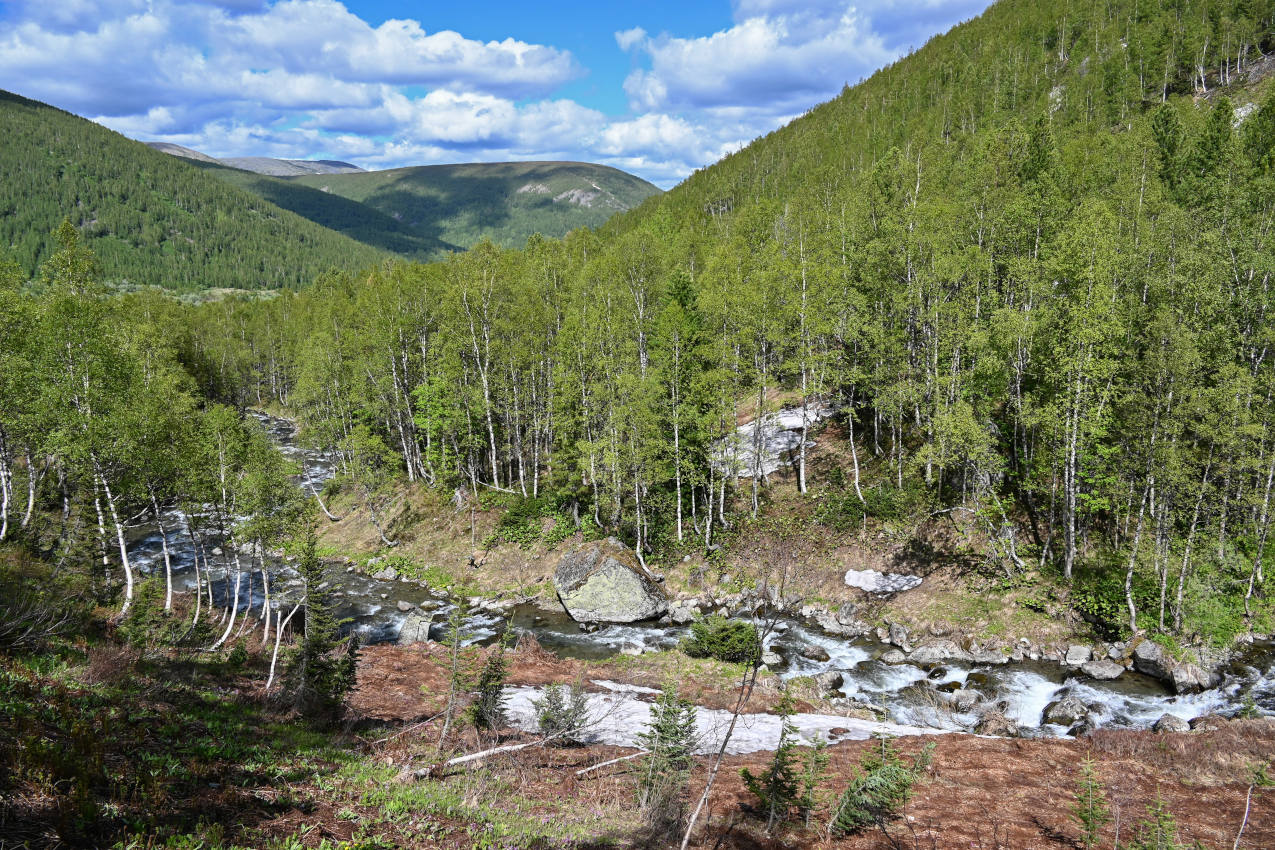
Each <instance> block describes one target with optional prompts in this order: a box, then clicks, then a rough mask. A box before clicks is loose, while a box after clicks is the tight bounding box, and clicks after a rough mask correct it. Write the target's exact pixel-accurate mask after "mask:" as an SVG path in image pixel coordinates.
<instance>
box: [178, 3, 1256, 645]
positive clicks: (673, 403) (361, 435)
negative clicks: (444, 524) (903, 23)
mask: <svg viewBox="0 0 1275 850" xmlns="http://www.w3.org/2000/svg"><path fill="white" fill-rule="evenodd" d="M1271 10H1272V5H1271V4H1270V3H1269V2H1262V3H1251V2H1241V3H1234V2H1230V0H1227V2H1212V0H1210V2H1186V1H1185V0H1183V2H1161V3H1147V2H1140V3H1134V2H1114V3H1110V4H1105V5H1102V6H1092V5H1089V4H1066V3H1050V4H1039V3H1035V2H1027V0H1002V2H1000V3H997V4H996V5H995V6H993V7H992V8H990V9H989V10H988V11H987V12H986V13H985V14H984V15H982V16H981V17H980V18H978V19H976V20H974V21H971V22H969V23H967V24H965V25H962V26H960V27H958V28H956V29H955V30H954V31H953V32H951V33H949V34H947V35H944V36H942V37H939V38H936V39H934V40H933V41H932V42H931V43H929V44H928V45H926V46H925V48H923V49H922V50H920V51H918V52H917V53H916V54H914V55H912V56H909V57H907V58H905V59H903V60H901V61H899V62H897V63H896V64H895V65H893V66H891V67H889V68H887V69H885V70H883V71H881V72H880V73H878V74H876V75H875V76H874V77H872V78H871V79H870V80H868V81H866V82H864V83H862V84H860V85H859V86H856V87H854V88H850V89H848V90H846V91H845V92H843V94H842V95H841V96H840V97H838V98H837V99H835V100H834V101H832V102H830V103H827V104H824V105H822V106H819V107H817V108H816V109H814V110H812V111H811V112H810V113H809V114H808V115H806V116H804V117H803V118H801V119H799V120H797V121H795V122H793V123H792V124H791V125H790V126H788V127H785V128H783V129H781V130H779V131H777V132H775V133H773V134H771V135H769V136H767V137H766V138H764V139H761V140H758V141H757V142H756V143H754V144H753V145H751V146H749V147H748V148H746V149H744V150H743V151H741V152H740V153H738V154H735V155H733V156H731V157H728V158H727V159H726V160H724V161H723V162H721V163H718V164H716V165H714V166H712V167H710V168H707V169H705V170H703V171H701V172H698V173H696V174H695V175H694V176H692V177H691V178H690V179H688V180H687V181H686V182H685V183H684V184H682V185H681V186H679V187H677V188H676V189H675V190H673V191H671V192H669V193H667V194H666V195H663V196H660V197H659V198H655V199H651V200H648V201H647V202H646V203H645V204H644V205H642V206H641V207H640V208H639V209H638V210H636V211H634V212H632V213H629V214H627V215H625V216H622V217H619V218H618V219H617V220H615V221H613V222H612V223H610V224H608V225H607V226H606V227H605V228H603V230H602V232H601V234H600V235H595V234H588V233H581V234H577V235H575V236H573V237H570V238H568V239H567V240H566V241H565V242H562V243H557V242H539V243H536V244H534V245H532V246H531V247H529V249H528V250H526V251H523V252H516V253H514V252H504V251H501V250H498V249H496V248H494V247H490V246H489V247H486V248H482V249H480V250H475V251H471V252H469V253H468V254H466V255H463V256H458V257H455V258H453V259H452V260H451V261H450V262H448V263H445V264H441V265H434V266H424V267H415V268H408V267H404V268H400V269H397V270H393V271H391V272H387V273H385V274H382V275H380V276H378V277H377V278H376V279H374V280H371V281H365V282H363V284H362V285H361V286H359V287H358V288H355V287H353V286H352V285H351V283H349V282H336V281H332V282H330V283H329V284H328V285H325V286H323V287H320V288H318V289H316V290H313V291H312V292H310V293H308V294H307V295H305V296H304V297H301V298H298V299H295V300H288V301H280V302H276V303H272V304H269V305H262V306H259V307H251V308H240V307H238V306H236V305H222V306H217V307H213V308H210V310H209V311H208V312H207V314H206V315H204V316H203V317H202V321H205V322H207V323H208V326H209V327H210V328H211V329H212V330H211V331H210V332H209V333H206V334H204V338H205V339H208V340H210V341H211V343H210V344H212V345H214V346H216V345H221V344H227V343H230V342H231V340H229V339H227V338H226V337H225V336H224V335H223V334H221V333H220V331H218V330H217V329H218V328H220V327H223V326H224V325H225V324H226V323H227V322H233V323H235V324H236V325H238V324H241V323H243V322H245V321H250V322H256V323H258V324H259V325H260V326H261V327H263V328H272V329H273V328H278V327H284V326H296V327H297V328H298V330H297V331H295V332H293V333H292V334H291V335H290V336H289V337H288V338H289V339H294V340H297V341H298V344H296V345H292V346H290V345H289V344H288V343H287V342H286V341H285V340H284V338H283V337H281V336H279V335H278V334H275V333H273V332H272V335H271V336H270V337H258V338H256V339H255V340H253V341H252V342H251V343H250V344H249V345H248V346H247V347H241V348H240V349H239V350H238V351H237V352H236V353H234V354H233V355H226V354H219V355H218V356H217V357H215V358H212V359H213V360H220V361H222V362H227V363H229V362H236V363H239V364H241V365H240V366H239V367H238V368H240V369H241V370H242V371H241V374H247V375H253V376H255V377H253V378H252V379H251V380H250V382H249V384H248V386H247V387H245V388H244V389H245V390H246V391H247V392H249V393H251V394H252V395H254V396H255V395H256V394H258V393H267V392H268V393H271V394H273V395H274V396H275V397H276V398H277V399H278V400H279V401H281V402H283V403H285V404H287V405H290V406H292V407H293V408H294V409H296V410H298V411H300V412H301V414H302V415H303V417H304V418H305V420H306V422H307V423H308V424H309V425H310V426H311V428H312V433H313V434H314V435H316V437H317V438H318V439H320V440H321V441H326V442H327V443H329V444H330V445H334V446H336V445H347V446H350V447H351V448H350V449H349V450H350V451H351V452H355V451H356V449H355V448H353V447H354V446H355V445H357V446H359V447H362V448H360V449H358V451H362V450H364V449H366V446H368V445H383V446H384V447H388V448H387V449H386V450H387V451H392V452H393V453H396V454H397V455H398V456H399V460H398V462H399V463H400V464H401V465H402V468H403V469H404V470H405V471H406V473H407V474H408V475H409V476H411V477H421V478H424V479H425V480H426V481H428V482H431V483H438V484H446V485H448V486H452V485H454V484H456V483H458V482H465V483H467V484H468V485H469V486H470V487H473V488H475V489H477V488H480V487H482V486H490V487H497V488H502V489H508V488H511V487H512V488H513V489H514V490H515V491H517V492H519V493H521V492H526V493H527V494H529V495H546V494H548V495H549V496H550V497H551V501H555V500H556V501H557V502H562V503H564V504H568V505H570V506H571V511H572V512H573V514H574V512H577V511H578V512H579V514H580V515H582V516H586V517H590V518H591V520H592V521H593V522H595V523H596V524H598V525H600V526H602V527H603V528H605V529H607V530H609V531H612V532H615V533H619V534H621V535H623V536H625V537H626V538H627V539H629V540H630V541H633V542H634V543H636V544H637V545H638V546H639V547H642V548H644V549H649V551H650V552H652V553H658V552H660V551H665V547H669V546H672V547H675V548H676V547H677V546H679V545H687V544H688V543H689V541H690V540H691V539H692V538H694V539H698V540H700V542H701V543H702V542H707V541H709V540H711V539H712V536H713V534H714V533H715V532H714V531H713V529H714V528H715V527H717V526H719V525H720V527H721V528H722V529H723V530H725V529H726V528H728V527H733V524H734V523H735V522H736V521H737V520H736V519H735V518H737V517H738V516H739V515H740V514H741V513H742V514H744V515H756V514H757V513H758V511H759V510H761V509H763V508H764V504H765V502H766V500H767V489H768V487H767V478H768V476H765V475H764V474H763V472H762V470H761V469H760V467H759V466H753V468H751V469H749V468H744V469H738V468H737V469H735V470H732V471H730V473H729V474H724V471H725V468H724V467H723V466H722V464H721V462H720V455H719V454H718V452H719V450H718V449H717V448H716V447H717V446H718V445H720V444H719V442H718V441H720V440H721V439H722V438H723V437H724V436H725V435H727V434H729V433H731V432H732V431H733V430H734V428H735V427H736V424H737V423H738V422H739V421H741V420H746V419H747V418H748V417H750V416H753V415H755V414H756V412H757V411H758V410H762V411H765V410H768V409H770V410H773V409H774V407H775V405H776V403H777V400H782V399H789V400H797V399H801V398H806V399H813V398H820V399H825V400H828V401H831V402H834V403H835V404H837V405H839V406H840V408H841V410H842V411H843V414H842V415H843V418H844V427H845V428H846V430H847V431H848V433H849V434H850V435H852V437H853V439H854V440H855V441H856V442H857V443H858V446H857V447H856V451H854V452H849V453H848V454H849V457H847V459H846V463H847V465H846V466H845V468H843V469H841V470H839V471H835V474H833V473H828V474H827V476H826V477H823V478H822V479H816V478H815V477H814V476H813V475H812V474H811V473H809V472H808V470H806V469H805V458H804V454H801V453H799V456H797V457H794V458H792V464H793V468H794V469H795V475H796V477H797V480H798V482H799V486H800V489H801V490H802V491H803V492H809V493H810V494H811V495H812V496H818V497H819V498H820V499H821V500H822V501H820V502H819V503H818V504H819V507H818V515H819V516H820V517H821V520H820V521H821V522H824V523H831V524H832V525H834V526H836V525H838V524H840V523H845V524H847V525H849V526H851V527H857V524H858V522H859V520H858V519H856V517H862V516H863V515H864V514H865V513H866V514H872V513H876V514H878V515H898V514H899V512H903V513H904V514H907V513H909V512H913V513H917V514H919V513H920V512H924V513H925V514H927V515H930V514H933V515H941V513H943V512H948V511H958V512H960V515H961V516H966V517H971V518H972V519H971V520H970V523H971V527H974V528H977V529H979V530H980V534H981V540H982V543H981V544H979V545H980V546H981V547H982V550H983V552H982V557H983V558H984V559H985V562H986V563H987V565H988V566H989V568H990V569H992V570H993V571H999V572H1001V573H1002V574H1003V575H1004V576H1005V577H1006V579H1007V580H1009V581H1010V582H1018V581H1020V580H1022V579H1023V577H1024V576H1025V575H1026V574H1027V573H1028V572H1029V571H1034V570H1044V571H1046V573H1049V574H1052V573H1053V571H1056V572H1057V575H1058V577H1059V579H1060V581H1061V582H1062V586H1063V587H1070V588H1071V591H1070V593H1071V597H1070V598H1071V602H1072V604H1074V605H1075V606H1076V607H1078V608H1080V609H1081V610H1082V611H1083V612H1084V613H1085V614H1086V616H1089V617H1092V618H1094V619H1095V620H1096V621H1098V622H1100V623H1103V624H1105V627H1107V628H1111V629H1116V630H1118V629H1121V628H1123V629H1124V630H1126V631H1129V630H1131V629H1134V630H1145V629H1150V630H1152V631H1161V632H1165V633H1166V634H1167V633H1178V634H1179V635H1190V634H1195V635H1196V636H1197V637H1198V636H1199V635H1201V634H1205V635H1208V636H1211V638H1216V639H1218V640H1222V641H1225V640H1227V639H1229V637H1230V636H1232V635H1234V634H1237V633H1240V632H1243V631H1245V630H1247V629H1258V630H1261V629H1265V630H1269V629H1270V628H1271V627H1272V625H1273V624H1272V622H1271V617H1270V603H1269V599H1268V598H1267V597H1266V595H1265V593H1264V590H1263V588H1264V581H1265V573H1266V570H1265V567H1264V563H1265V559H1266V558H1267V557H1268V555H1267V550H1266V546H1267V541H1268V538H1269V536H1270V535H1269V529H1270V519H1271V515H1272V508H1273V507H1275V506H1273V505H1272V489H1273V487H1272V482H1275V370H1273V369H1272V362H1271V356H1272V343H1273V342H1275V339H1272V330H1271V328H1272V323H1271V321H1270V313H1271V309H1272V307H1275V304H1272V300H1273V298H1275V296H1273V295H1272V292H1271V286H1270V284H1271V275H1272V273H1275V257H1273V255H1272V249H1271V244H1270V232H1271V226H1272V224H1273V223H1275V218H1273V216H1275V183H1273V181H1272V173H1271V171H1272V166H1273V165H1275V148H1273V145H1275V104H1273V103H1272V102H1271V100H1270V98H1269V96H1267V95H1266V94H1265V76H1264V75H1265V74H1266V73H1267V71H1268V69H1269V68H1270V60H1268V59H1266V58H1265V57H1264V53H1265V52H1269V51H1270V50H1271V49H1272V48H1273V47H1275V45H1273V44H1272V30H1271V21H1272V11H1271ZM1259 102H1260V103H1261V104H1262V105H1261V106H1260V108H1259V107H1258V106H1257V104H1258V103H1259ZM338 177H339V176H338ZM367 178H368V175H353V176H345V177H343V178H342V179H347V180H364V179H367ZM307 179H309V178H307ZM315 179H324V180H326V178H315ZM335 179H336V178H333V181H334V182H335ZM334 188H335V187H334ZM240 309H247V311H248V313H249V314H251V315H249V316H246V317H245V316H240V315H238V314H237V313H236V311H238V310H240ZM333 326H341V327H343V328H344V330H343V332H342V336H341V339H340V340H339V341H338V340H337V339H335V338H334V337H332V336H331V335H330V334H329V333H328V332H326V331H324V330H323V329H324V328H331V327H333ZM338 344H339V346H340V350H341V352H342V353H341V356H340V357H339V358H334V357H333V356H332V354H333V352H334V351H335V350H336V349H335V348H334V346H336V345H338ZM321 355H322V356H321ZM391 363H392V364H393V368H392V369H391V368H386V366H384V365H382V364H391ZM367 375H374V376H379V378H378V381H379V383H377V382H368V381H367V380H365V376H367ZM334 388H339V392H338V391H335V390H334ZM359 423H362V424H359ZM369 440H370V441H371V442H370V443H369V442H367V441H369ZM351 441H353V442H351ZM714 458H718V461H716V462H715V460H714ZM851 484H853V486H851ZM935 512H939V513H935Z"/></svg>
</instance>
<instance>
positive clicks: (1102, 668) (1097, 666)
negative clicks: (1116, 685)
mask: <svg viewBox="0 0 1275 850" xmlns="http://www.w3.org/2000/svg"><path fill="white" fill-rule="evenodd" d="M1080 670H1081V672H1082V673H1084V674H1085V675H1086V676H1089V677H1090V678H1093V679H1098V680H1099V681H1102V682H1109V681H1111V680H1112V679H1118V678H1120V674H1121V673H1123V672H1124V668H1123V667H1121V666H1120V665H1119V664H1117V663H1116V662H1114V661H1090V662H1087V663H1085V664H1082V665H1080Z"/></svg>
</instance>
